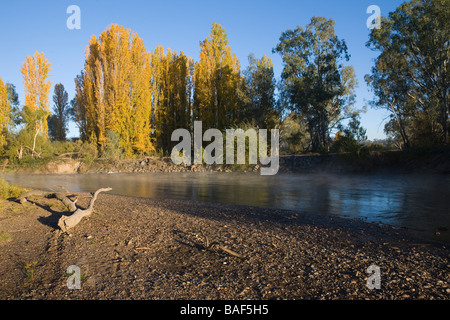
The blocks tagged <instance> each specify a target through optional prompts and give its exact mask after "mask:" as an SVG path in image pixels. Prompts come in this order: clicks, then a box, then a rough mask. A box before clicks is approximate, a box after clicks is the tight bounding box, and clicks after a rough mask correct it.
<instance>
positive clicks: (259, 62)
mask: <svg viewBox="0 0 450 320" xmlns="http://www.w3.org/2000/svg"><path fill="white" fill-rule="evenodd" d="M248 60H249V66H248V67H247V69H246V70H245V72H244V76H245V85H246V91H247V94H248V99H247V101H246V102H247V103H245V105H246V106H245V105H244V107H241V108H242V110H240V111H241V120H246V121H254V122H255V124H256V127H259V128H274V127H275V126H276V125H277V124H278V123H279V121H280V114H279V112H278V111H277V109H276V101H275V88H276V80H275V76H274V72H273V64H272V61H271V59H270V58H269V57H267V56H266V55H263V57H262V58H261V59H256V58H255V57H254V55H253V54H251V55H250V56H249V58H248Z"/></svg>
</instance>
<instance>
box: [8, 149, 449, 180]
mask: <svg viewBox="0 0 450 320" xmlns="http://www.w3.org/2000/svg"><path fill="white" fill-rule="evenodd" d="M6 167H8V170H7V172H16V173H33V174H75V173H157V172H158V173H159V172H164V173H185V172H255V173H259V171H260V168H261V166H260V165H259V164H256V165H237V164H235V165H227V164H224V165H217V164H213V165H206V164H191V165H186V164H180V165H176V164H174V163H173V162H172V159H171V158H170V157H141V158H134V159H121V160H114V161H113V160H105V159H101V158H100V159H96V160H93V161H92V162H89V163H86V162H84V161H83V160H82V159H77V158H74V159H71V158H66V159H59V158H56V159H55V158H53V159H47V160H46V159H37V160H36V163H31V164H30V163H27V164H24V165H21V164H20V163H19V164H15V165H12V166H11V165H10V166H6ZM4 170H5V168H3V171H4ZM278 172H280V173H317V172H324V173H368V172H375V173H376V172H392V173H431V174H449V173H450V150H449V149H445V148H441V149H433V150H430V151H420V152H419V151H409V152H406V151H389V150H387V151H376V150H373V151H361V152H360V153H347V154H325V155H319V154H308V155H299V156H280V158H279V170H278Z"/></svg>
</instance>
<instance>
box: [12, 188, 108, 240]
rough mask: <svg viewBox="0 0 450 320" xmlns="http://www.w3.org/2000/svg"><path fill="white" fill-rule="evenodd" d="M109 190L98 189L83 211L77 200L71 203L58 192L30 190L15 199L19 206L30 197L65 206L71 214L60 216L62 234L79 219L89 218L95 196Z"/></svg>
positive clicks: (59, 224) (59, 222)
mask: <svg viewBox="0 0 450 320" xmlns="http://www.w3.org/2000/svg"><path fill="white" fill-rule="evenodd" d="M111 190H112V189H111V188H102V189H98V190H97V191H95V193H94V195H93V196H92V198H91V200H90V202H89V207H88V208H87V209H84V210H83V209H80V208H78V207H77V205H76V202H77V200H78V198H76V199H75V200H73V201H72V200H70V199H69V198H68V197H66V196H65V195H64V194H63V193H60V192H49V191H42V190H32V191H28V192H25V193H23V194H21V195H20V196H19V197H18V198H17V200H18V201H19V202H20V203H21V204H24V203H26V202H27V201H28V198H29V197H32V196H38V197H45V198H56V199H58V200H59V201H61V202H62V203H63V204H64V205H65V206H66V208H67V209H68V210H69V211H70V212H72V214H71V215H69V216H62V217H61V218H60V219H59V221H58V226H59V228H60V229H61V230H62V231H63V232H66V231H67V230H69V229H70V228H73V227H74V226H76V225H77V224H78V223H80V221H81V219H83V218H84V217H87V216H89V215H90V214H91V213H92V212H93V211H94V203H95V200H97V196H98V194H99V193H100V192H107V191H111Z"/></svg>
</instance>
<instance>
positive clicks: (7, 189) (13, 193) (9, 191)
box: [0, 178, 25, 199]
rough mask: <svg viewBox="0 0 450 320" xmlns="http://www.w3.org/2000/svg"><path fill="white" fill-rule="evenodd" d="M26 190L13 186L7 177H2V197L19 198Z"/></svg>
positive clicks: (0, 197)
mask: <svg viewBox="0 0 450 320" xmlns="http://www.w3.org/2000/svg"><path fill="white" fill-rule="evenodd" d="M24 191H25V190H24V189H22V188H19V187H17V186H12V185H10V184H9V183H8V182H7V181H6V180H5V179H3V178H0V199H9V198H17V197H18V196H20V195H21V194H22V193H23V192H24Z"/></svg>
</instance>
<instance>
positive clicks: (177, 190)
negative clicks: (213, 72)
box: [5, 173, 450, 243]
mask: <svg viewBox="0 0 450 320" xmlns="http://www.w3.org/2000/svg"><path fill="white" fill-rule="evenodd" d="M5 179H6V180H8V181H9V182H13V183H16V184H18V185H21V186H26V187H32V188H47V189H48V188H51V189H52V190H62V189H61V186H64V187H65V188H67V189H69V190H70V191H73V192H78V191H82V192H86V191H89V192H92V191H95V190H96V189H98V188H100V187H112V188H113V191H112V193H115V194H121V195H130V196H138V197H149V198H169V199H190V200H200V201H209V202H223V203H230V204H241V205H251V206H262V207H274V208H283V209H292V210H299V211H306V212H310V213H313V214H334V215H339V216H342V217H349V218H359V219H363V220H365V221H369V222H378V223H384V224H391V225H395V226H397V227H406V228H409V229H412V230H416V231H421V232H422V233H424V235H425V236H426V237H428V238H429V239H435V240H436V239H437V238H436V236H435V232H436V230H437V229H438V228H439V232H440V235H439V236H438V239H439V240H442V241H444V242H449V243H450V235H449V234H450V231H449V230H448V229H450V216H449V214H450V210H449V209H450V188H449V185H450V184H449V182H450V176H448V175H325V174H303V175H300V174H289V175H288V174H278V175H276V176H261V175H257V174H255V175H253V174H240V173H227V174H220V173H166V174H164V173H148V174H145V173H136V174H133V173H129V174H84V175H28V174H27V175H25V174H9V175H5Z"/></svg>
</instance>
